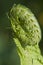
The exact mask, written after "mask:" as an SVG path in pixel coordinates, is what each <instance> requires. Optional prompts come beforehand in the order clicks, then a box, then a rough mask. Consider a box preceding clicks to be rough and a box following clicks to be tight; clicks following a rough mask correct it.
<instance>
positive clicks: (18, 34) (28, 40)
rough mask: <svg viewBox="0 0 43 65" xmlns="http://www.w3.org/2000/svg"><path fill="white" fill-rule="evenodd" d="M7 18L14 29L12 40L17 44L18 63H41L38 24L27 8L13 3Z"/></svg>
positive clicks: (23, 64)
mask: <svg viewBox="0 0 43 65" xmlns="http://www.w3.org/2000/svg"><path fill="white" fill-rule="evenodd" d="M8 19H9V20H10V22H11V27H12V29H13V31H14V37H13V40H14V42H15V44H16V46H17V52H18V55H19V57H20V65H43V57H42V55H41V52H40V48H39V45H38V44H39V42H40V40H41V30H40V26H39V24H38V22H37V20H36V18H35V16H34V14H33V13H32V12H31V11H30V9H29V8H27V7H25V6H23V5H20V4H18V5H15V4H14V6H13V7H12V9H11V10H10V12H8Z"/></svg>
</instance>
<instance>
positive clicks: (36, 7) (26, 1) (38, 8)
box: [0, 0, 43, 55]
mask: <svg viewBox="0 0 43 65" xmlns="http://www.w3.org/2000/svg"><path fill="white" fill-rule="evenodd" d="M14 3H16V4H18V3H21V4H23V5H25V6H27V7H29V8H30V9H31V11H32V12H33V13H34V15H35V16H36V18H37V20H38V22H39V25H40V27H41V31H42V39H41V41H40V43H39V47H40V50H41V53H42V55H43V0H0V21H1V22H2V23H3V22H4V25H7V23H6V21H7V19H6V20H5V18H4V16H5V15H4V14H5V13H7V12H8V11H9V10H10V9H11V7H12V6H13V4H14ZM2 18H3V19H2ZM8 24H9V23H8Z"/></svg>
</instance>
